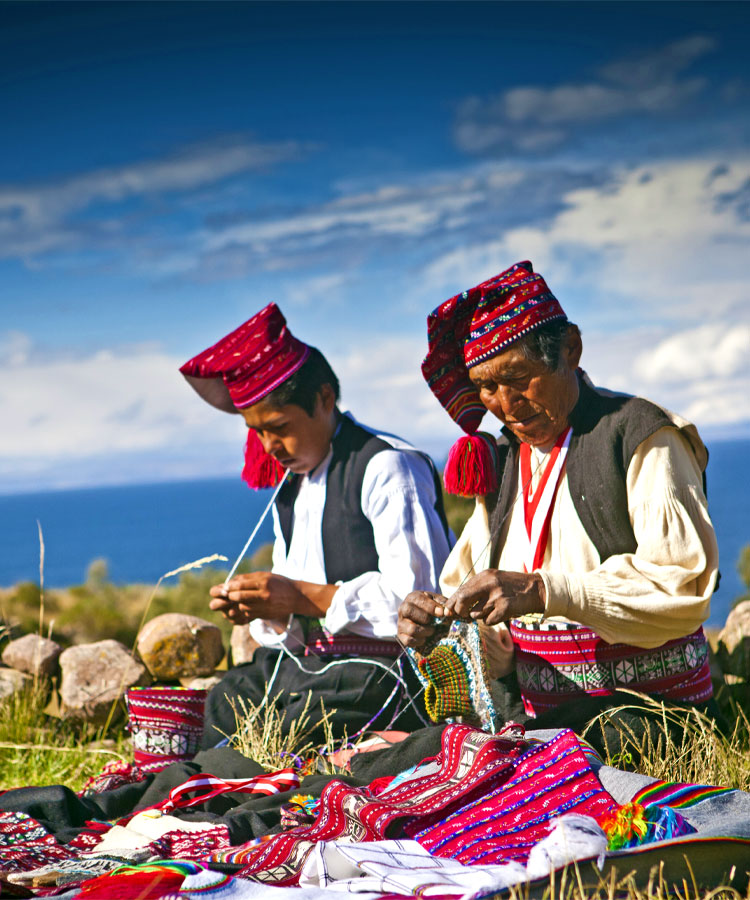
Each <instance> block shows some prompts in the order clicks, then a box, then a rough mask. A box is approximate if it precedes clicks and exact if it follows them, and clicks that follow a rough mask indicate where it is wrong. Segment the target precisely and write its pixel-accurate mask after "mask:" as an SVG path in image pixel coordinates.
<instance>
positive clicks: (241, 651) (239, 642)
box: [229, 625, 260, 666]
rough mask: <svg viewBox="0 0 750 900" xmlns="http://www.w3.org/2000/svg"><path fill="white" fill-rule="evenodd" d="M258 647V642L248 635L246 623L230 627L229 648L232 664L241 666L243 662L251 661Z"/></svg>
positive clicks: (248, 630)
mask: <svg viewBox="0 0 750 900" xmlns="http://www.w3.org/2000/svg"><path fill="white" fill-rule="evenodd" d="M258 647H260V644H259V643H258V642H257V641H256V640H255V639H254V638H252V637H251V636H250V629H249V628H248V627H247V625H235V626H234V627H233V628H232V636H231V637H230V639H229V650H230V653H231V660H232V665H233V666H241V665H243V663H249V662H252V661H253V656H254V655H255V651H256V650H257V649H258Z"/></svg>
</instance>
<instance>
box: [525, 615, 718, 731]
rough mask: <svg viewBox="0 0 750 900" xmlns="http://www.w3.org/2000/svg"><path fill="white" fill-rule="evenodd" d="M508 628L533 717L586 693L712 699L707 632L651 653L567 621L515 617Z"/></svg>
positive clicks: (526, 701) (526, 705) (692, 700)
mask: <svg viewBox="0 0 750 900" xmlns="http://www.w3.org/2000/svg"><path fill="white" fill-rule="evenodd" d="M509 627H510V634H511V637H512V638H513V644H514V645H515V651H516V671H517V674H518V682H519V685H520V687H521V694H522V696H523V705H524V709H525V710H526V712H527V713H528V714H529V715H532V716H536V715H539V713H542V712H545V711H546V710H548V709H552V708H553V707H555V706H559V705H560V704H561V703H565V702H567V701H568V700H573V699H575V698H576V697H577V696H579V697H580V696H581V695H582V694H592V695H597V696H608V695H611V694H613V693H614V692H615V691H617V690H619V689H621V688H627V689H629V690H633V691H639V692H640V693H643V694H658V695H659V696H660V697H663V698H666V699H670V700H680V701H684V702H688V703H701V702H705V701H707V700H710V699H711V697H712V696H713V690H712V687H711V673H710V669H709V662H708V643H707V641H706V636H705V635H704V633H703V629H702V628H699V629H698V630H697V631H695V632H693V633H692V634H689V635H686V636H685V637H681V638H676V639H675V640H673V641H668V642H667V643H666V644H662V645H661V646H660V647H654V648H652V649H648V650H647V649H644V648H643V647H633V646H631V645H629V644H608V643H607V642H606V641H604V640H602V638H600V637H599V636H598V635H597V634H595V633H594V632H593V631H591V629H589V628H584V627H583V626H582V625H575V624H570V623H565V622H550V621H541V622H536V621H534V622H528V621H524V620H522V619H513V620H512V621H511V622H510V626H509Z"/></svg>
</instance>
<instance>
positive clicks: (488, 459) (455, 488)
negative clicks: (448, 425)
mask: <svg viewBox="0 0 750 900" xmlns="http://www.w3.org/2000/svg"><path fill="white" fill-rule="evenodd" d="M491 440H492V438H491V437H490V436H489V435H483V434H479V433H478V434H468V435H464V436H463V437H460V438H459V439H458V440H457V441H456V443H455V444H454V445H453V446H452V447H451V449H450V452H449V453H448V462H447V463H446V464H445V472H443V481H444V482H445V489H446V491H448V493H449V494H460V495H461V496H462V497H476V496H481V497H484V496H485V495H486V494H489V493H491V492H492V491H494V490H495V489H496V488H497V471H496V469H495V458H494V453H493V451H492V448H491V446H490V441H491Z"/></svg>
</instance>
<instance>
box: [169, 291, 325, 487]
mask: <svg viewBox="0 0 750 900" xmlns="http://www.w3.org/2000/svg"><path fill="white" fill-rule="evenodd" d="M309 355H310V348H309V347H308V346H307V344H304V343H303V342H302V341H300V340H298V339H297V338H296V337H294V336H293V335H292V333H291V332H290V331H289V329H288V328H287V326H286V319H285V318H284V315H283V314H282V312H281V310H280V309H279V308H278V306H276V304H275V303H269V304H268V306H266V307H264V308H263V309H262V310H261V311H260V312H258V313H256V314H255V315H254V316H253V317H252V319H248V320H247V322H245V323H244V324H243V325H240V327H239V328H236V329H235V330H234V331H233V332H231V334H228V335H227V336H226V337H223V338H222V339H221V340H220V341H217V342H216V343H215V344H214V345H213V346H212V347H209V348H208V349H207V350H204V351H203V352H202V353H199V354H198V355H197V356H194V357H193V358H192V359H190V360H188V361H187V362H186V363H185V364H184V365H183V366H180V372H182V374H183V375H184V376H185V378H186V379H187V381H188V383H189V384H191V385H192V386H193V387H194V388H195V390H196V391H197V392H198V394H199V395H200V396H201V397H202V398H203V399H204V400H205V401H206V402H207V403H210V404H211V405H212V406H215V407H216V408H217V409H221V410H223V411H224V412H231V413H236V412H237V411H238V410H240V409H245V408H246V407H248V406H252V405H253V404H254V403H257V402H258V401H259V400H262V399H263V398H264V397H265V396H267V395H268V394H270V393H271V391H273V390H275V389H276V388H277V387H279V385H281V384H283V383H284V382H285V381H286V380H287V379H288V378H289V377H290V376H292V375H293V374H294V373H295V372H296V371H297V369H299V368H300V366H301V365H302V364H303V363H304V362H305V360H306V359H307V358H308V356H309ZM283 474H284V470H283V469H282V468H281V466H280V465H279V464H278V463H277V462H276V460H275V459H273V457H271V456H269V455H268V454H267V453H266V452H265V451H264V450H263V447H262V445H261V443H260V441H259V440H258V437H257V435H256V434H255V432H254V431H253V430H252V429H250V430H249V431H248V436H247V444H246V446H245V467H244V469H243V472H242V477H243V478H244V479H245V481H246V482H247V483H248V484H249V485H250V487H252V488H264V487H273V486H274V485H275V484H278V482H279V480H280V478H281V477H282V476H283Z"/></svg>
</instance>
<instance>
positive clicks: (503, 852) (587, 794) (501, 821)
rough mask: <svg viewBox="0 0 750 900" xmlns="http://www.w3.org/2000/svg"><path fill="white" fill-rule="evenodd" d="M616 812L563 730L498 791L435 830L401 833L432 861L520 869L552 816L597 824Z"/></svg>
mask: <svg viewBox="0 0 750 900" xmlns="http://www.w3.org/2000/svg"><path fill="white" fill-rule="evenodd" d="M616 807H617V803H616V802H615V800H614V799H613V798H612V796H611V795H610V794H608V793H607V791H605V790H604V788H603V787H602V785H601V782H600V781H599V779H598V778H597V777H596V775H595V774H594V772H593V770H592V769H591V766H590V765H589V762H588V760H587V759H586V756H585V755H584V752H583V749H582V747H581V744H580V743H579V741H578V738H577V737H576V736H575V734H574V733H573V732H572V731H567V730H566V731H563V732H561V733H560V734H559V735H558V736H557V737H555V738H553V739H552V740H551V741H548V742H547V743H546V744H542V745H541V746H539V747H535V748H533V749H531V750H529V751H528V752H527V753H525V754H524V755H523V756H522V757H521V758H520V759H518V760H515V761H514V762H513V764H512V771H511V773H510V776H509V777H508V778H507V779H506V780H505V781H504V782H503V784H502V785H500V786H499V787H497V788H495V789H494V790H488V791H486V792H484V793H483V795H482V796H481V797H480V798H479V799H477V800H475V801H473V802H471V803H468V804H465V805H463V806H462V807H461V809H459V810H457V811H455V812H453V813H451V814H450V815H448V816H446V817H444V818H442V819H441V820H440V821H439V822H437V823H435V824H427V827H425V823H424V822H423V821H419V820H415V821H413V822H410V823H409V824H407V826H406V828H405V832H406V834H407V836H409V837H412V838H414V839H415V840H417V841H419V843H420V844H422V846H423V847H425V848H426V849H427V850H429V851H430V853H431V854H432V855H433V856H447V857H451V858H452V859H457V860H459V862H462V863H464V864H465V865H476V864H479V863H482V864H486V865H490V864H496V863H506V862H509V861H511V860H517V861H518V862H521V863H524V864H525V863H526V860H527V859H528V855H529V851H530V850H531V848H532V847H533V846H534V844H536V843H537V842H538V841H540V840H541V839H542V838H543V837H546V836H547V834H548V833H549V824H550V821H551V820H552V819H553V818H555V817H556V816H559V815H562V814H563V813H570V812H574V813H580V814H582V815H586V816H592V817H593V818H596V817H597V816H601V815H604V814H605V813H609V812H611V811H612V810H613V809H615V808H616Z"/></svg>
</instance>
